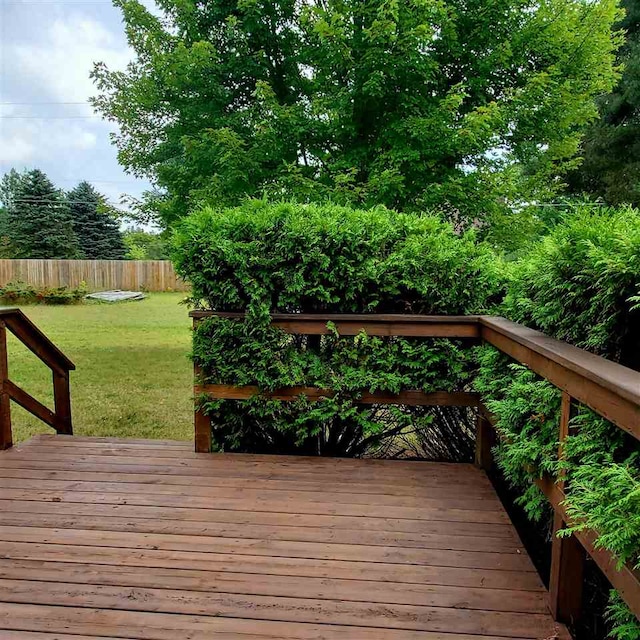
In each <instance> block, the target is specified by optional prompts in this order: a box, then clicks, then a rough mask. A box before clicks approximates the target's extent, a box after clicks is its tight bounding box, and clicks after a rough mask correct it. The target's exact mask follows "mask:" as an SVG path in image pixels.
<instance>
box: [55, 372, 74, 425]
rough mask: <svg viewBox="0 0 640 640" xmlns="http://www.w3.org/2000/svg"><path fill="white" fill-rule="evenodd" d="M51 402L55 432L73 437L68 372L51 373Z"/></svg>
mask: <svg viewBox="0 0 640 640" xmlns="http://www.w3.org/2000/svg"><path fill="white" fill-rule="evenodd" d="M53 402H54V406H55V414H56V431H57V432H58V433H59V434H62V435H67V436H71V435H73V425H72V423H71V390H70V388H69V372H68V371H64V372H59V371H56V370H55V369H54V371H53Z"/></svg>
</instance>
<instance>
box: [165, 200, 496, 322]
mask: <svg viewBox="0 0 640 640" xmlns="http://www.w3.org/2000/svg"><path fill="white" fill-rule="evenodd" d="M176 247H177V249H176V252H175V256H174V260H175V263H176V268H177V271H178V273H179V274H180V275H181V276H183V277H185V278H187V279H188V280H189V282H190V283H191V285H192V292H193V294H192V295H193V301H194V302H195V303H196V304H206V305H207V306H208V307H209V308H211V309H215V310H218V311H244V310H247V309H249V310H263V309H267V310H268V311H270V312H278V311H280V312H298V311H300V312H320V311H326V312H336V313H364V312H374V311H376V312H379V313H384V312H393V313H403V312H406V313H425V314H438V313H451V314H465V313H476V312H478V311H481V310H483V309H486V308H487V305H489V304H491V302H492V301H493V300H494V299H496V300H497V298H498V297H499V295H500V292H501V283H500V276H499V266H498V264H497V263H496V260H495V257H494V254H493V252H492V251H491V250H490V249H489V247H486V246H483V245H479V244H477V243H476V242H475V238H474V235H473V234H472V233H471V232H469V233H466V234H463V235H461V236H458V235H456V234H455V233H454V231H453V229H452V227H451V226H450V225H448V224H444V223H442V222H441V221H440V220H439V219H438V218H437V217H435V216H429V215H423V216H414V215H403V214H397V213H395V212H393V211H390V210H388V209H385V208H383V207H379V208H376V209H372V210H369V211H363V210H352V209H349V208H346V207H339V206H335V205H324V206H318V205H295V204H290V203H281V204H274V205H270V204H267V203H266V202H263V201H251V202H247V203H246V204H244V205H243V206H242V207H238V208H235V209H230V210H225V211H216V210H213V209H209V208H205V209H204V210H202V211H200V212H199V213H197V214H195V215H192V216H190V217H189V218H188V219H187V220H185V221H184V223H183V224H182V225H181V226H180V228H179V230H178V232H177V234H176Z"/></svg>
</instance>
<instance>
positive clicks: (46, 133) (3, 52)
mask: <svg viewBox="0 0 640 640" xmlns="http://www.w3.org/2000/svg"><path fill="white" fill-rule="evenodd" d="M132 56H133V54H132V51H131V50H130V49H129V47H128V45H127V42H126V38H125V35H124V28H123V24H122V20H121V16H120V12H119V10H117V9H115V8H114V7H113V6H112V5H111V2H110V0H63V1H57V0H0V175H1V174H4V173H5V172H7V171H8V170H9V169H11V168H12V167H14V168H16V169H18V170H22V169H25V168H27V169H32V168H38V169H41V170H42V171H44V172H45V173H46V174H47V175H48V176H49V178H50V179H51V180H52V181H53V182H54V184H56V186H58V187H59V188H61V189H65V190H69V189H72V188H73V187H74V186H75V185H76V184H77V183H78V182H79V181H80V180H87V181H89V182H91V183H92V184H93V185H94V186H95V187H96V188H97V189H98V191H100V192H101V193H103V194H104V195H106V196H107V198H108V200H109V201H111V202H113V203H114V204H118V203H119V202H120V199H121V196H122V194H128V195H133V196H139V195H140V194H141V193H142V192H143V191H144V190H146V189H148V188H149V184H148V183H147V182H146V181H144V180H140V179H136V178H134V177H133V176H131V175H128V174H126V173H125V171H124V169H123V168H122V167H120V166H119V165H118V160H117V155H116V148H115V147H114V146H113V145H112V144H111V141H110V137H109V134H110V133H111V132H114V131H116V130H117V129H116V125H114V124H112V123H108V122H105V121H103V120H102V119H101V118H100V117H99V116H97V115H96V114H95V113H94V112H93V110H92V108H91V106H90V105H89V104H87V99H88V98H89V97H90V96H92V95H94V94H95V93H96V91H95V88H94V86H93V84H92V81H91V79H90V78H89V73H90V72H91V70H92V68H93V64H94V62H105V63H106V64H107V66H108V67H109V68H110V69H123V68H124V67H125V66H126V64H127V62H128V61H129V60H130V59H131V58H132Z"/></svg>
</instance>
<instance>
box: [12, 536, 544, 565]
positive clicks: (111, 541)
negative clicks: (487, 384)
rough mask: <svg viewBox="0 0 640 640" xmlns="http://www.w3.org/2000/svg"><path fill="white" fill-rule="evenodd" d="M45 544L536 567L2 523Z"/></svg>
mask: <svg viewBox="0 0 640 640" xmlns="http://www.w3.org/2000/svg"><path fill="white" fill-rule="evenodd" d="M12 540H21V541H23V542H49V543H52V544H83V545H85V546H96V547H119V548H124V549H164V550H167V551H200V552H204V553H227V554H232V555H233V554H240V555H264V556H277V557H286V558H312V559H316V560H331V559H335V560H346V561H350V562H384V563H391V564H413V565H427V566H438V567H466V568H469V569H501V570H503V571H534V568H533V565H532V564H531V562H530V560H529V558H528V557H527V556H525V555H524V554H518V553H492V552H480V551H452V550H446V549H412V548H402V547H376V546H369V545H351V544H337V543H327V542H319V543H315V542H296V541H290V540H269V539H259V540H251V539H244V538H218V537H213V536H210V537H205V536H184V535H170V534H159V533H151V534H149V533H128V532H118V531H99V530H98V531H93V530H88V529H82V530H81V529H49V528H44V527H42V528H41V527H11V526H0V541H5V542H11V541H12Z"/></svg>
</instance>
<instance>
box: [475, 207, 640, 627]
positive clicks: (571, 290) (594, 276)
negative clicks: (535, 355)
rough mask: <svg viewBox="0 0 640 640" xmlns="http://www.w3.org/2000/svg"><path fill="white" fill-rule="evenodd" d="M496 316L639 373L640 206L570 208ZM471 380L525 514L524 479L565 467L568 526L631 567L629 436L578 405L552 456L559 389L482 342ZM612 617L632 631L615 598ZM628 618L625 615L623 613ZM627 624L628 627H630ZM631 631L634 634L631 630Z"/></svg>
mask: <svg viewBox="0 0 640 640" xmlns="http://www.w3.org/2000/svg"><path fill="white" fill-rule="evenodd" d="M511 275H512V280H511V282H510V284H509V286H508V294H507V296H506V299H505V302H504V305H503V309H502V313H503V315H506V316H507V317H509V318H510V319H512V320H515V321H518V322H522V323H524V324H526V325H528V326H530V327H532V328H536V329H538V330H540V331H542V332H544V333H546V334H547V335H551V336H553V337H555V338H558V339H560V340H564V341H567V342H570V343H572V344H574V345H576V346H578V347H581V348H584V349H587V350H589V351H591V352H593V353H596V354H599V355H602V356H604V357H606V358H609V359H611V360H614V361H617V362H620V363H621V364H624V365H626V366H628V367H632V368H634V369H636V370H640V305H639V304H638V302H639V301H640V213H639V212H638V211H636V210H632V209H628V208H625V209H618V210H615V209H606V210H602V211H598V212H594V211H593V210H588V209H585V210H579V211H577V212H576V214H575V215H573V216H570V217H568V218H567V219H566V220H564V222H563V224H561V225H558V227H557V228H556V229H555V230H554V231H553V232H552V233H551V234H550V235H549V236H547V237H546V238H544V239H543V240H542V241H541V242H540V244H539V245H538V246H537V247H535V248H534V249H533V251H532V252H531V253H530V254H529V255H528V256H527V257H526V258H524V259H523V260H522V261H521V262H520V263H519V264H518V265H517V266H516V268H515V269H513V270H512V272H511ZM476 386H477V389H478V390H479V391H481V392H482V393H483V395H484V397H485V402H486V404H487V406H488V407H489V409H490V410H491V411H492V412H493V413H494V414H495V415H496V416H497V419H498V423H497V428H498V430H499V431H500V432H501V433H502V435H503V436H504V437H503V438H502V439H501V440H500V442H499V444H498V445H497V447H496V450H495V454H496V458H497V462H498V464H499V466H500V467H501V469H502V471H503V472H504V474H505V476H506V478H507V479H508V480H509V481H510V482H511V484H512V485H514V486H515V487H519V488H520V490H521V497H520V502H521V504H522V505H523V507H524V508H525V510H526V511H527V512H528V513H529V515H530V516H532V517H534V518H540V517H541V516H543V514H544V513H545V504H546V500H545V498H544V496H543V495H542V493H541V492H540V491H539V490H538V489H537V488H536V487H535V486H534V485H532V484H531V481H532V480H533V479H535V478H537V477H540V476H541V475H542V474H543V473H547V474H551V475H552V476H555V477H557V476H558V475H559V474H560V473H561V472H565V473H566V474H567V478H568V484H567V487H566V495H567V500H566V508H567V511H568V513H569V515H570V516H571V517H572V518H573V520H574V522H575V523H576V524H574V526H573V527H572V528H569V529H568V530H567V532H568V533H569V532H571V531H573V530H576V529H584V528H590V529H594V530H596V531H597V532H598V534H599V535H598V539H597V544H598V545H599V546H601V547H604V548H606V549H608V550H610V551H612V552H613V553H614V554H615V555H616V557H617V558H618V559H619V562H620V563H623V562H630V563H631V564H632V565H635V566H636V567H638V566H640V451H639V447H638V443H637V441H636V440H635V439H633V438H632V437H631V436H629V435H627V434H626V433H625V432H623V431H622V430H621V429H619V428H617V427H616V426H614V425H613V424H611V423H610V422H608V421H607V420H605V419H604V418H602V417H600V416H599V415H597V414H595V413H594V412H592V411H591V410H589V409H588V408H586V407H583V406H579V407H578V410H577V413H576V415H575V417H574V418H573V419H572V426H573V427H575V429H572V431H571V434H570V435H569V437H568V438H567V440H566V442H565V445H564V451H565V458H566V459H564V460H562V461H561V460H559V459H558V445H559V442H558V436H559V434H558V425H559V422H560V400H561V393H560V391H559V390H558V389H556V388H555V387H553V386H552V385H551V384H549V383H548V382H546V381H545V380H542V379H541V378H539V377H538V376H536V375H535V374H534V373H532V372H531V371H530V370H528V369H527V368H526V367H523V366H520V365H518V364H515V363H513V362H512V361H510V360H509V358H507V357H506V356H504V355H502V354H499V353H498V352H497V351H496V350H495V349H493V348H491V347H483V348H481V349H480V376H479V378H478V379H477V381H476ZM612 612H613V613H612V614H611V620H612V621H613V622H616V621H617V622H616V624H617V627H616V628H618V632H614V634H615V633H618V636H619V637H625V638H635V639H636V640H637V639H638V638H640V626H639V625H638V623H637V622H636V623H635V627H634V626H633V625H631V626H629V625H630V624H631V623H629V622H628V620H627V622H626V623H625V628H624V634H623V635H620V634H621V633H622V631H621V627H620V624H621V623H620V620H622V619H624V618H625V617H624V615H623V613H621V605H620V602H619V601H617V600H616V601H614V604H613V605H612ZM632 618H633V617H632ZM630 629H635V631H633V632H630V631H629V630H630ZM634 634H635V635H634Z"/></svg>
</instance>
